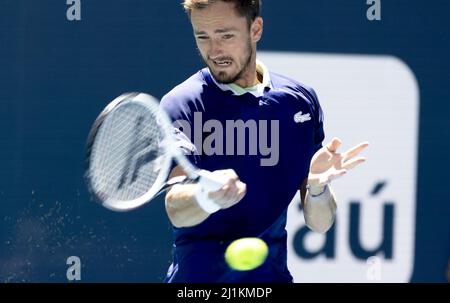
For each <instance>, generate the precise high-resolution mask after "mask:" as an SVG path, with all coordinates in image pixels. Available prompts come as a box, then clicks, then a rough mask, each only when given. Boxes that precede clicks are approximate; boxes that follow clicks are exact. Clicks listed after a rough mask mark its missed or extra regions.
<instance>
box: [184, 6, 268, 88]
mask: <svg viewBox="0 0 450 303" xmlns="http://www.w3.org/2000/svg"><path fill="white" fill-rule="evenodd" d="M191 22H192V27H193V29H194V35H195V40H196V42H197V47H198V49H199V50H200V53H201V56H202V58H203V60H204V61H205V63H206V65H207V66H208V67H209V69H210V70H211V73H212V74H213V76H214V78H215V79H216V80H217V81H218V82H221V83H233V82H236V81H238V80H240V79H241V78H242V77H244V76H245V73H246V71H247V69H248V67H249V65H250V63H251V62H252V57H253V54H254V51H255V49H256V42H257V41H258V40H259V38H260V34H261V33H260V32H261V30H260V28H259V27H258V26H259V25H262V24H261V23H259V22H262V21H260V20H258V22H254V23H253V24H252V26H251V28H249V25H248V21H247V19H246V18H245V17H242V16H239V15H238V13H237V11H236V9H235V4H234V3H231V2H223V1H217V2H215V3H213V4H211V5H209V6H208V7H207V8H204V9H193V10H192V12H191ZM255 24H256V25H255ZM255 27H258V28H256V29H255ZM255 34H256V36H255Z"/></svg>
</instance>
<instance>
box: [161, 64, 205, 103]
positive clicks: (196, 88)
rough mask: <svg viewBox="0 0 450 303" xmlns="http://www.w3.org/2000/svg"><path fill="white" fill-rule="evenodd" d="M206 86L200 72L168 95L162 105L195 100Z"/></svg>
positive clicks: (164, 97)
mask: <svg viewBox="0 0 450 303" xmlns="http://www.w3.org/2000/svg"><path fill="white" fill-rule="evenodd" d="M204 84H205V80H204V77H203V75H202V72H201V71H199V72H197V73H195V74H194V75H192V76H191V77H189V78H188V79H186V80H185V81H184V82H182V83H180V84H178V85H177V86H175V87H174V88H173V89H172V90H170V91H169V92H168V93H166V94H165V95H164V96H163V97H162V99H161V104H162V105H164V106H167V105H169V104H172V103H175V104H176V103H178V104H179V103H183V102H186V101H188V100H192V99H195V98H197V97H198V96H200V95H201V93H202V90H203V86H204Z"/></svg>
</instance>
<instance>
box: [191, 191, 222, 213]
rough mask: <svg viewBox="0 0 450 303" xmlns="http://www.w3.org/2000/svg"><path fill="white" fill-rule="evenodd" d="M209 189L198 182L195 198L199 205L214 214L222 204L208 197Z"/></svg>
mask: <svg viewBox="0 0 450 303" xmlns="http://www.w3.org/2000/svg"><path fill="white" fill-rule="evenodd" d="M208 194H209V191H208V190H207V189H206V188H205V187H204V186H202V185H201V184H197V189H196V191H195V200H196V201H197V204H198V206H200V208H201V209H202V210H203V211H205V212H206V213H208V214H213V213H215V212H217V211H219V210H220V206H219V205H218V204H217V203H215V202H214V200H212V199H210V198H209V197H208Z"/></svg>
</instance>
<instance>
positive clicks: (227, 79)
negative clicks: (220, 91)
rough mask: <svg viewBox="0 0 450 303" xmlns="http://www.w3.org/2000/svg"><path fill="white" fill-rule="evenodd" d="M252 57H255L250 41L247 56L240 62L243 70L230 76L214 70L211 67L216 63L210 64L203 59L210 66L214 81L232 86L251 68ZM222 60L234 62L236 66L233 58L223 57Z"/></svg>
mask: <svg viewBox="0 0 450 303" xmlns="http://www.w3.org/2000/svg"><path fill="white" fill-rule="evenodd" d="M252 57H253V49H252V45H251V42H250V41H248V44H247V56H246V57H245V58H244V59H243V60H242V61H241V62H240V65H241V66H242V68H241V69H240V70H239V71H238V72H236V73H234V74H228V73H227V72H225V71H219V72H217V71H215V70H214V69H213V67H212V66H211V65H213V64H214V63H211V64H209V62H210V61H209V60H205V59H203V61H205V64H206V65H207V66H208V68H209V70H210V72H211V74H212V75H213V77H214V79H215V80H216V81H217V82H218V83H220V84H231V83H234V82H236V81H238V80H239V79H241V77H242V75H243V74H244V73H245V71H246V70H247V68H248V67H249V65H250V63H251V61H252ZM221 60H230V61H231V62H233V63H232V64H236V63H234V60H232V59H231V58H228V57H223V58H221Z"/></svg>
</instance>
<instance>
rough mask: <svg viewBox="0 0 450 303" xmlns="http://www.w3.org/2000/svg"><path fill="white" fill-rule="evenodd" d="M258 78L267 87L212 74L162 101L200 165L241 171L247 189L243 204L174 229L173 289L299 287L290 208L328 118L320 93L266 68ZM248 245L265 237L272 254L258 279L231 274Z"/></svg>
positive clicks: (255, 272) (200, 74)
mask: <svg viewBox="0 0 450 303" xmlns="http://www.w3.org/2000/svg"><path fill="white" fill-rule="evenodd" d="M258 71H259V73H260V74H261V76H263V81H262V84H260V85H258V86H257V87H254V88H253V89H247V90H244V89H242V88H239V87H237V86H236V85H234V84H233V85H224V84H219V83H217V81H216V80H215V79H214V78H213V76H212V75H211V73H210V71H209V69H208V68H205V69H203V70H201V71H199V72H197V73H196V74H194V75H193V76H192V77H190V78H189V79H187V80H186V81H185V82H183V83H182V84H180V85H178V86H177V87H175V88H174V89H173V90H172V91H170V92H169V93H168V94H167V95H165V96H164V98H163V99H162V100H161V107H162V108H163V109H164V110H165V111H166V112H167V113H168V115H169V117H170V118H171V119H172V122H174V127H176V128H179V129H180V131H179V132H177V137H178V138H177V139H178V142H179V144H180V148H182V149H183V151H184V153H185V154H186V155H187V156H188V158H189V160H190V161H191V162H193V164H195V165H196V166H198V167H199V168H202V169H206V170H209V171H214V170H221V169H234V170H235V171H236V173H237V175H238V176H239V178H240V180H241V181H242V182H244V183H246V185H247V194H246V195H245V197H244V198H243V199H242V200H241V201H240V202H239V203H238V204H236V205H234V206H232V207H230V208H228V209H223V210H220V211H218V212H216V213H213V214H211V215H210V216H209V217H208V218H207V219H206V220H205V221H204V222H202V223H200V224H198V225H196V226H193V227H188V228H176V227H173V232H174V251H173V263H172V265H171V266H170V268H169V271H168V273H167V277H166V282H292V276H291V274H290V273H289V270H288V268H287V232H286V229H285V226H286V219H287V208H288V205H289V203H290V201H291V200H292V198H293V197H294V195H295V194H296V192H297V190H298V189H299V188H300V185H301V184H302V182H303V180H304V179H305V178H307V176H308V173H309V165H310V161H311V158H312V156H313V155H314V153H315V152H316V151H317V150H318V149H319V148H321V147H322V141H323V139H324V132H323V113H322V110H321V108H320V104H319V101H318V99H317V96H316V94H315V92H314V90H313V89H311V88H309V87H306V86H305V85H303V84H301V83H299V82H296V81H294V80H292V79H289V78H287V77H284V76H281V75H278V74H275V73H272V72H269V71H268V70H267V69H266V68H265V67H264V65H263V64H262V63H261V62H258ZM180 121H181V122H180ZM195 123H197V125H195ZM233 123H235V124H233ZM198 124H201V125H198ZM236 125H240V126H242V125H245V126H246V128H244V131H242V128H241V129H240V130H239V129H238V128H236V129H234V128H233V127H235V126H236ZM183 126H184V127H183ZM187 126H188V127H187ZM189 128H190V129H189ZM255 129H256V131H255ZM195 130H196V133H195V134H194V132H195ZM198 130H200V132H199V131H198ZM183 132H184V133H183ZM238 132H241V136H240V137H239V135H238ZM242 134H245V136H243V135H242ZM199 136H200V138H199ZM255 137H256V138H255ZM239 144H240V145H239ZM267 147H270V148H267ZM268 151H270V153H268ZM243 237H259V238H261V239H263V240H264V241H265V242H266V243H267V244H268V246H269V256H268V257H267V259H266V261H265V263H264V264H263V265H262V266H260V267H258V268H257V269H255V270H252V271H245V272H241V271H235V270H232V269H230V268H229V267H228V266H227V264H226V262H225V259H224V253H225V250H226V248H227V246H228V245H229V244H230V243H231V242H232V241H233V240H236V239H239V238H243Z"/></svg>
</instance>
